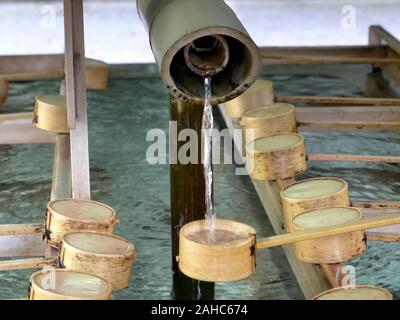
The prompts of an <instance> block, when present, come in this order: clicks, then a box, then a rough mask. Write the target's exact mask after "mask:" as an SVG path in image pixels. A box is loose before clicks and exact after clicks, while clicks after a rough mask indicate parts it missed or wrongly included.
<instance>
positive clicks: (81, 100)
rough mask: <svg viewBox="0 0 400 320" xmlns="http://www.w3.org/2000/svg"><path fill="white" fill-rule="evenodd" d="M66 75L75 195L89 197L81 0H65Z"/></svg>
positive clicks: (73, 189)
mask: <svg viewBox="0 0 400 320" xmlns="http://www.w3.org/2000/svg"><path fill="white" fill-rule="evenodd" d="M64 32H65V77H66V96H67V106H68V127H69V129H70V140H71V141H70V143H71V179H72V196H73V197H74V198H80V199H90V175H89V142H88V124H87V106H86V83H85V45H84V28H83V3H82V0H64Z"/></svg>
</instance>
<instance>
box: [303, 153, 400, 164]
mask: <svg viewBox="0 0 400 320" xmlns="http://www.w3.org/2000/svg"><path fill="white" fill-rule="evenodd" d="M308 160H313V161H353V162H354V161H355V162H375V163H376V162H382V163H400V156H372V155H355V154H322V153H312V154H308Z"/></svg>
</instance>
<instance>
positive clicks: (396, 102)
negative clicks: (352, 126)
mask: <svg viewBox="0 0 400 320" xmlns="http://www.w3.org/2000/svg"><path fill="white" fill-rule="evenodd" d="M275 102H284V103H293V104H296V103H307V104H309V105H318V106H323V105H326V106H340V105H346V106H368V105H370V106H400V99H397V98H364V97H327V96H325V97H324V96H317V97H316V96H277V97H275Z"/></svg>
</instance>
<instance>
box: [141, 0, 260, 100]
mask: <svg viewBox="0 0 400 320" xmlns="http://www.w3.org/2000/svg"><path fill="white" fill-rule="evenodd" d="M137 7H138V11H139V15H140V17H141V19H142V21H143V23H144V25H145V27H146V28H147V31H148V33H149V38H150V45H151V48H152V50H153V53H154V56H155V58H156V62H157V64H158V66H159V69H160V73H161V78H162V80H163V82H164V83H165V85H166V86H167V88H168V90H169V91H170V93H171V94H172V95H173V96H174V97H176V98H179V99H182V100H192V101H195V102H201V101H203V99H204V80H203V78H204V76H205V75H212V76H213V80H212V83H213V97H212V101H211V102H212V104H217V103H222V102H225V101H228V100H231V99H233V98H235V97H236V96H238V95H239V94H241V93H242V92H243V91H245V90H246V89H247V88H248V87H249V86H250V85H251V84H252V83H253V82H254V81H255V79H256V77H257V75H258V72H259V69H260V66H261V63H260V61H261V59H260V54H259V50H258V48H257V46H256V45H255V43H254V42H253V40H252V39H251V38H250V36H249V35H248V33H247V32H246V30H245V28H244V27H243V25H242V24H241V23H240V21H239V19H238V18H237V16H236V15H235V13H234V12H233V11H232V9H231V8H230V7H229V6H228V5H227V4H225V2H224V1H223V0H201V1H199V0H137Z"/></svg>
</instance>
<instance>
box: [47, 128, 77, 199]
mask: <svg viewBox="0 0 400 320" xmlns="http://www.w3.org/2000/svg"><path fill="white" fill-rule="evenodd" d="M54 149H55V150H54V163H53V178H52V182H51V196H50V198H51V200H56V199H60V198H71V197H72V185H71V150H70V141H69V135H68V134H57V135H56V142H55V148H54Z"/></svg>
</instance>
